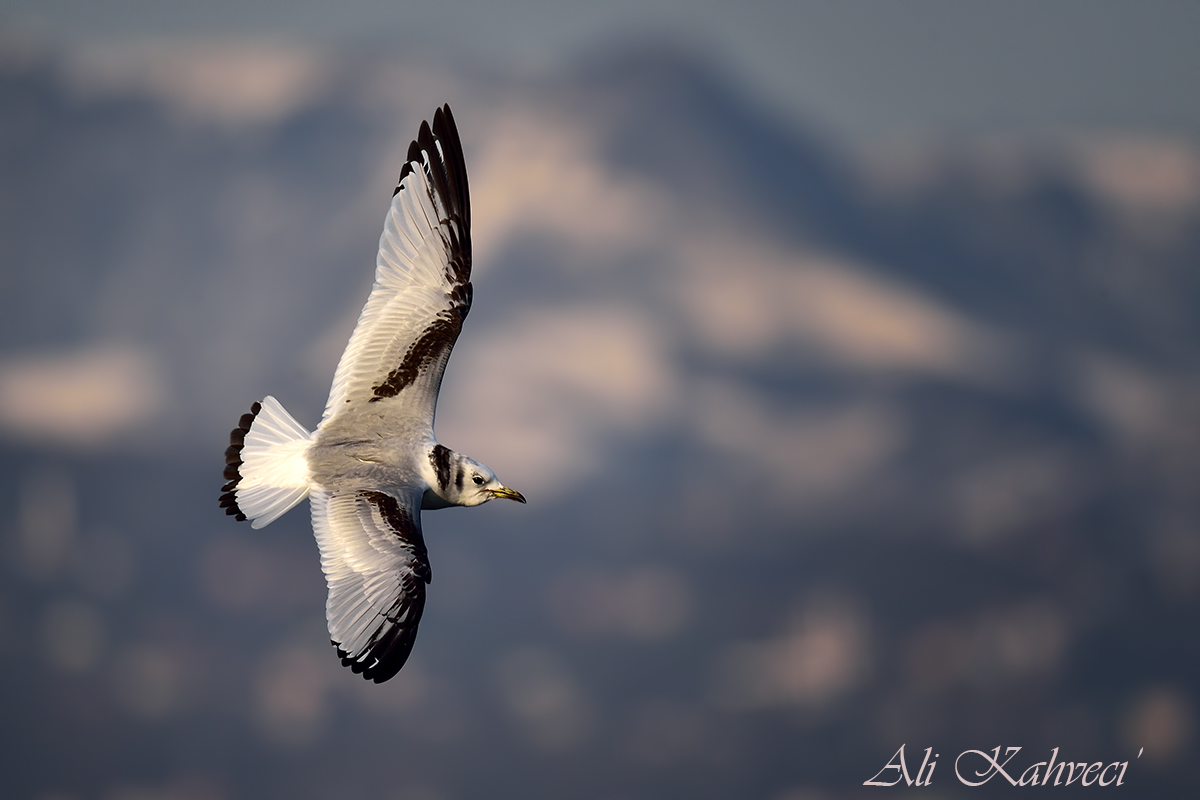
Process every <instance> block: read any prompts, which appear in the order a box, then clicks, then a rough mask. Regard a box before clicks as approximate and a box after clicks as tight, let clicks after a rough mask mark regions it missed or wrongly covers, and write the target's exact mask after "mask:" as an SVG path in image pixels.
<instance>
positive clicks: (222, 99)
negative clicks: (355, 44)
mask: <svg viewBox="0 0 1200 800" xmlns="http://www.w3.org/2000/svg"><path fill="white" fill-rule="evenodd" d="M328 66H329V65H328V64H326V63H324V61H323V59H322V58H321V56H320V54H319V52H317V51H315V50H314V49H313V48H311V47H304V46H300V45H293V44H284V43H282V42H279V41H268V40H249V39H248V40H234V39H227V40H215V41H214V40H199V39H198V40H194V41H188V40H170V41H167V40H162V41H157V40H148V41H143V42H137V43H130V42H122V43H121V44H120V46H105V45H99V46H92V47H84V48H80V49H78V50H75V51H74V52H72V53H71V55H70V58H69V59H68V61H67V66H66V70H65V72H66V78H67V79H68V81H69V82H70V84H71V85H72V86H73V87H74V88H75V90H76V91H78V92H81V93H85V94H109V93H124V92H138V93H143V94H147V95H150V96H151V97H154V98H156V99H158V100H162V101H164V102H165V103H166V104H167V107H168V108H171V109H173V110H174V111H175V112H176V113H178V114H179V115H180V116H181V117H183V118H184V119H187V120H189V121H198V122H207V123H216V124H220V125H223V126H243V125H254V124H262V123H270V122H275V121H278V120H280V119H282V118H284V117H285V116H286V115H288V114H289V113H291V112H293V111H295V110H296V109H298V108H300V107H302V106H303V105H304V104H305V103H307V102H309V101H310V100H312V99H313V98H315V97H317V96H319V95H320V94H321V93H322V92H324V91H326V90H327V88H328V77H329V70H328Z"/></svg>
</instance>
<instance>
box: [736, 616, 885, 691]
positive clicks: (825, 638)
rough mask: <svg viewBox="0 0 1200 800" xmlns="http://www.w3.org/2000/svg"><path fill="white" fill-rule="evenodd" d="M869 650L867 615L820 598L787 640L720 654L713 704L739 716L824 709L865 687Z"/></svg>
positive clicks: (738, 645)
mask: <svg viewBox="0 0 1200 800" xmlns="http://www.w3.org/2000/svg"><path fill="white" fill-rule="evenodd" d="M869 650H870V631H869V625H868V620H867V618H866V616H865V614H864V613H863V612H862V610H861V609H859V608H858V607H857V606H856V605H855V604H854V603H853V602H850V601H849V600H848V599H847V598H844V597H841V596H838V595H826V596H819V595H818V596H814V597H813V598H810V599H809V600H808V601H807V602H806V603H805V604H804V606H803V607H802V608H801V610H800V613H799V615H798V616H797V618H796V619H795V620H794V621H793V623H792V625H791V627H790V630H788V631H787V632H785V633H784V634H783V635H782V636H780V637H778V638H773V639H766V640H763V641H756V642H739V643H736V644H732V645H729V646H728V647H726V648H725V649H724V650H723V651H722V652H721V653H720V655H719V656H718V659H717V662H716V664H715V671H714V674H713V677H714V683H713V700H714V701H715V702H716V703H717V704H718V705H721V706H724V707H726V708H730V709H738V710H743V709H753V708H771V707H777V706H809V707H820V706H824V705H826V704H828V703H830V702H833V701H834V700H836V699H837V698H839V697H841V696H842V695H844V694H845V693H847V692H849V691H850V690H852V689H853V688H854V687H856V686H857V685H859V684H860V683H861V682H862V681H863V679H864V678H865V677H866V673H867V670H868V668H869V655H870V653H869Z"/></svg>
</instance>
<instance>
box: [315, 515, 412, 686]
mask: <svg viewBox="0 0 1200 800" xmlns="http://www.w3.org/2000/svg"><path fill="white" fill-rule="evenodd" d="M361 495H362V497H363V499H365V500H366V501H367V502H368V503H370V504H371V505H372V506H374V507H375V509H376V510H377V511H378V512H379V516H380V517H381V518H382V519H383V520H384V522H385V523H386V524H387V526H388V527H389V528H391V529H392V532H393V533H395V534H396V536H397V537H398V538H399V539H400V540H401V541H402V542H403V543H404V545H405V549H407V550H408V551H409V552H410V553H411V554H412V558H411V559H410V560H409V561H408V562H407V563H406V564H405V565H404V567H402V568H401V570H400V575H399V578H400V587H399V588H400V591H399V596H397V598H396V600H395V602H394V603H392V605H391V606H390V607H389V608H388V609H387V611H386V612H385V613H384V614H383V615H382V620H381V622H380V625H379V628H378V630H376V631H375V633H374V634H373V635H372V636H371V639H370V640H369V641H368V642H367V644H366V646H365V647H363V649H362V652H361V653H359V654H358V655H353V654H351V653H349V652H347V651H346V650H343V649H342V647H341V645H340V644H338V642H336V641H332V640H331V644H333V646H334V647H336V648H337V654H338V657H339V658H341V660H342V666H346V667H349V668H350V669H351V670H352V671H353V672H354V673H355V674H358V675H362V676H363V677H364V678H366V679H368V680H372V681H374V682H375V683H383V682H384V681H386V680H388V679H390V678H393V677H395V675H396V674H397V673H398V672H400V668H401V667H403V666H404V664H405V662H406V661H408V656H409V654H410V653H412V648H413V643H414V642H416V640H417V627H418V625H419V624H420V622H421V614H422V613H423V612H424V610H425V584H427V583H429V581H430V580H431V578H432V573H431V572H430V570H429V555H428V553H427V551H426V550H425V539H424V537H423V536H422V535H421V528H420V526H419V525H418V524H417V523H416V521H415V520H414V519H413V518H412V515H411V514H410V512H409V511H408V509H407V508H406V507H405V506H404V505H402V504H401V503H400V501H398V500H397V499H396V498H394V497H392V496H391V495H389V494H386V493H384V492H362V493H361Z"/></svg>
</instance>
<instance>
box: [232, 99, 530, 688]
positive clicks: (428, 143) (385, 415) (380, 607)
mask: <svg viewBox="0 0 1200 800" xmlns="http://www.w3.org/2000/svg"><path fill="white" fill-rule="evenodd" d="M471 295H472V290H471V203H470V197H469V195H468V192H467V168H466V164H465V162H464V160H463V152H462V144H461V142H460V141H459V138H458V129H457V127H456V126H455V124H454V117H453V115H451V113H450V106H449V105H446V106H443V107H442V108H439V109H438V110H437V112H436V113H435V114H434V116H433V125H432V127H431V126H430V125H429V123H428V122H427V121H426V122H422V123H421V130H420V133H419V134H418V135H417V139H416V141H414V142H413V143H412V144H411V145H410V146H409V148H408V157H407V161H406V162H405V164H404V166H403V168H402V169H401V170H400V179H399V181H397V185H396V190H395V191H394V192H393V193H392V203H391V207H390V208H389V209H388V212H387V216H386V218H385V219H384V226H383V235H382V236H381V237H380V238H379V255H378V257H377V258H376V266H375V285H374V286H373V287H372V289H371V294H370V296H369V297H368V298H367V304H366V306H365V307H364V308H363V310H362V314H361V315H360V316H359V318H358V324H357V325H356V326H355V328H354V333H353V334H352V335H351V337H350V342H349V344H348V345H347V346H346V351H345V352H344V353H343V354H342V358H341V361H339V362H338V366H337V370H336V371H335V372H334V375H333V388H332V389H331V390H330V392H329V400H328V402H327V403H326V404H325V413H324V414H323V415H322V417H321V422H320V424H319V425H318V426H317V429H316V430H315V431H313V432H311V433H310V432H309V431H308V430H306V429H305V428H304V426H302V425H301V424H300V423H298V422H297V421H296V420H295V419H294V418H293V417H292V416H291V414H289V413H288V412H287V411H286V410H284V408H283V406H282V405H281V404H280V403H279V401H278V400H276V399H275V398H274V397H271V396H267V397H265V398H263V399H262V401H260V402H256V403H254V404H253V405H252V406H251V407H250V413H248V414H243V415H242V418H241V420H240V421H239V422H238V426H237V427H236V428H234V429H233V432H232V433H231V434H230V437H229V440H230V443H229V448H228V449H227V450H226V451H225V464H226V466H225V479H226V480H227V481H228V482H227V483H226V484H225V485H224V486H223V487H222V489H221V491H222V492H223V494H222V495H221V498H220V505H221V507H222V508H224V509H225V513H226V514H229V515H231V516H233V517H234V518H235V519H237V520H247V519H248V520H250V521H251V523H250V524H251V527H253V528H262V527H263V526H265V525H269V524H270V523H271V522H273V521H275V520H276V519H278V518H279V517H280V516H281V515H282V514H284V513H285V512H286V511H288V510H289V509H290V508H292V507H293V506H295V505H296V504H297V503H299V502H300V501H302V500H303V499H304V498H306V497H307V498H308V499H309V502H310V504H311V509H312V526H313V533H314V534H315V535H316V539H317V546H318V548H319V549H320V552H321V569H322V570H323V571H324V573H325V579H326V581H327V583H328V585H329V598H328V601H327V602H326V604H325V617H326V620H327V621H328V623H329V636H330V640H331V641H332V643H333V645H334V647H336V648H337V654H338V656H340V657H341V660H342V664H343V665H345V666H347V667H350V669H351V670H353V671H354V672H355V673H358V674H360V675H362V676H363V677H364V678H366V679H368V680H373V681H375V682H376V683H382V682H384V681H386V680H388V679H389V678H392V677H394V676H395V675H396V673H398V672H399V671H400V668H401V667H403V666H404V662H405V661H407V660H408V655H409V653H410V652H412V647H413V642H414V641H415V639H416V635H417V625H418V624H419V623H420V621H421V612H422V611H423V610H424V608H425V585H426V584H428V583H429V581H430V571H429V555H428V553H427V552H426V550H425V540H424V538H423V537H422V536H421V510H422V509H437V508H449V507H450V506H477V505H481V504H483V503H486V502H487V501H489V500H491V499H493V498H496V497H502V498H507V499H509V500H515V501H517V502H519V503H524V502H525V498H524V497H523V496H522V495H521V493H520V492H518V491H516V490H514V489H510V488H508V487H507V486H505V485H504V484H502V483H501V482H500V481H499V480H498V479H497V478H496V475H495V473H493V472H492V471H491V470H490V469H488V468H487V467H485V466H484V465H483V464H480V463H479V462H478V461H475V460H474V459H471V458H468V457H466V456H465V455H462V454H461V453H456V452H454V451H453V450H450V449H448V448H446V447H444V446H443V445H441V444H440V443H439V442H438V440H437V438H436V437H435V436H434V433H433V419H434V409H435V406H436V405H437V397H438V390H439V389H440V388H441V384H442V373H443V372H444V371H445V369H446V361H447V360H448V359H449V358H450V351H451V349H453V347H454V343H455V341H457V339H458V335H459V332H460V331H461V330H462V324H463V320H464V319H466V316H467V312H468V311H469V310H470V308H471Z"/></svg>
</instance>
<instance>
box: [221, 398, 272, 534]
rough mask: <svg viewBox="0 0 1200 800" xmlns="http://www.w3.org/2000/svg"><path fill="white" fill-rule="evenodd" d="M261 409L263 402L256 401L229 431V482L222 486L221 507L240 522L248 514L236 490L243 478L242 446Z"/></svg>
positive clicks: (226, 459) (227, 466) (226, 464)
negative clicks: (248, 411) (240, 502)
mask: <svg viewBox="0 0 1200 800" xmlns="http://www.w3.org/2000/svg"><path fill="white" fill-rule="evenodd" d="M260 411H262V403H255V404H254V405H252V406H250V413H249V414H242V418H241V419H240V420H238V426H237V427H236V428H234V429H233V430H232V431H230V432H229V447H227V448H225V473H224V478H225V480H226V481H228V483H226V484H225V485H224V486H222V487H221V491H222V492H224V494H222V495H221V499H220V503H221V508H223V509H225V513H226V514H227V515H229V516H231V517H233V518H234V519H236V520H237V521H238V522H245V520H246V515H245V514H244V513H242V510H241V509H240V508H238V504H237V491H236V490H237V485H238V483H240V482H241V480H242V473H241V469H242V448H243V447H244V446H245V445H246V434H248V433H250V428H251V426H253V425H254V418H255V417H257V416H258V412H260Z"/></svg>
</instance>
